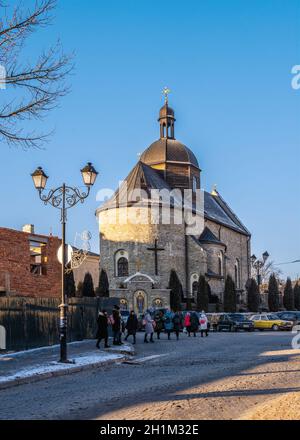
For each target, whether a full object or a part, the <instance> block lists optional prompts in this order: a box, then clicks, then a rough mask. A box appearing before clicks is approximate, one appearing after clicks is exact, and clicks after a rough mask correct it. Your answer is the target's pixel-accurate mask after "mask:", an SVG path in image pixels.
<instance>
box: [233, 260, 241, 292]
mask: <svg viewBox="0 0 300 440" xmlns="http://www.w3.org/2000/svg"><path fill="white" fill-rule="evenodd" d="M240 274H241V269H240V262H239V260H238V259H236V261H235V265H234V282H235V287H236V288H237V289H240V287H241V275H240Z"/></svg>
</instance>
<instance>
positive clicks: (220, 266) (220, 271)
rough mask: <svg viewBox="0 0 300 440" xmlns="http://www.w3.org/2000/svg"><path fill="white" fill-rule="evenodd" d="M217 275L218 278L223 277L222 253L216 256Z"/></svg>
mask: <svg viewBox="0 0 300 440" xmlns="http://www.w3.org/2000/svg"><path fill="white" fill-rule="evenodd" d="M218 275H219V276H220V277H223V276H224V254H223V252H222V251H220V252H219V255H218Z"/></svg>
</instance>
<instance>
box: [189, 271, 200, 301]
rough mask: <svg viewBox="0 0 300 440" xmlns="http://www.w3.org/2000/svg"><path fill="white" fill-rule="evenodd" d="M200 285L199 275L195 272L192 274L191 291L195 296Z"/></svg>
mask: <svg viewBox="0 0 300 440" xmlns="http://www.w3.org/2000/svg"><path fill="white" fill-rule="evenodd" d="M198 285H199V275H198V274H197V273H194V274H192V275H191V279H190V292H191V294H192V295H193V296H194V297H195V296H197V293H198Z"/></svg>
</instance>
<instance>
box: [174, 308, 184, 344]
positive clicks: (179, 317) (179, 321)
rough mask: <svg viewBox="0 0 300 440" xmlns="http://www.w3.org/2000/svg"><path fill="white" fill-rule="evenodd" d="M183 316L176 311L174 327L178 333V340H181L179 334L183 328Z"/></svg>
mask: <svg viewBox="0 0 300 440" xmlns="http://www.w3.org/2000/svg"><path fill="white" fill-rule="evenodd" d="M182 323H183V317H182V314H181V313H180V312H176V313H175V315H174V316H173V329H174V332H175V334H176V338H177V341H179V334H180V331H181V330H182Z"/></svg>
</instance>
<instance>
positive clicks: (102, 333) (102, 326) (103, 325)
mask: <svg viewBox="0 0 300 440" xmlns="http://www.w3.org/2000/svg"><path fill="white" fill-rule="evenodd" d="M97 325H98V330H97V335H96V339H97V344H96V347H97V348H100V342H101V341H102V339H104V343H105V348H109V345H108V316H107V312H106V310H102V312H100V313H99V316H98V319H97Z"/></svg>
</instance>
